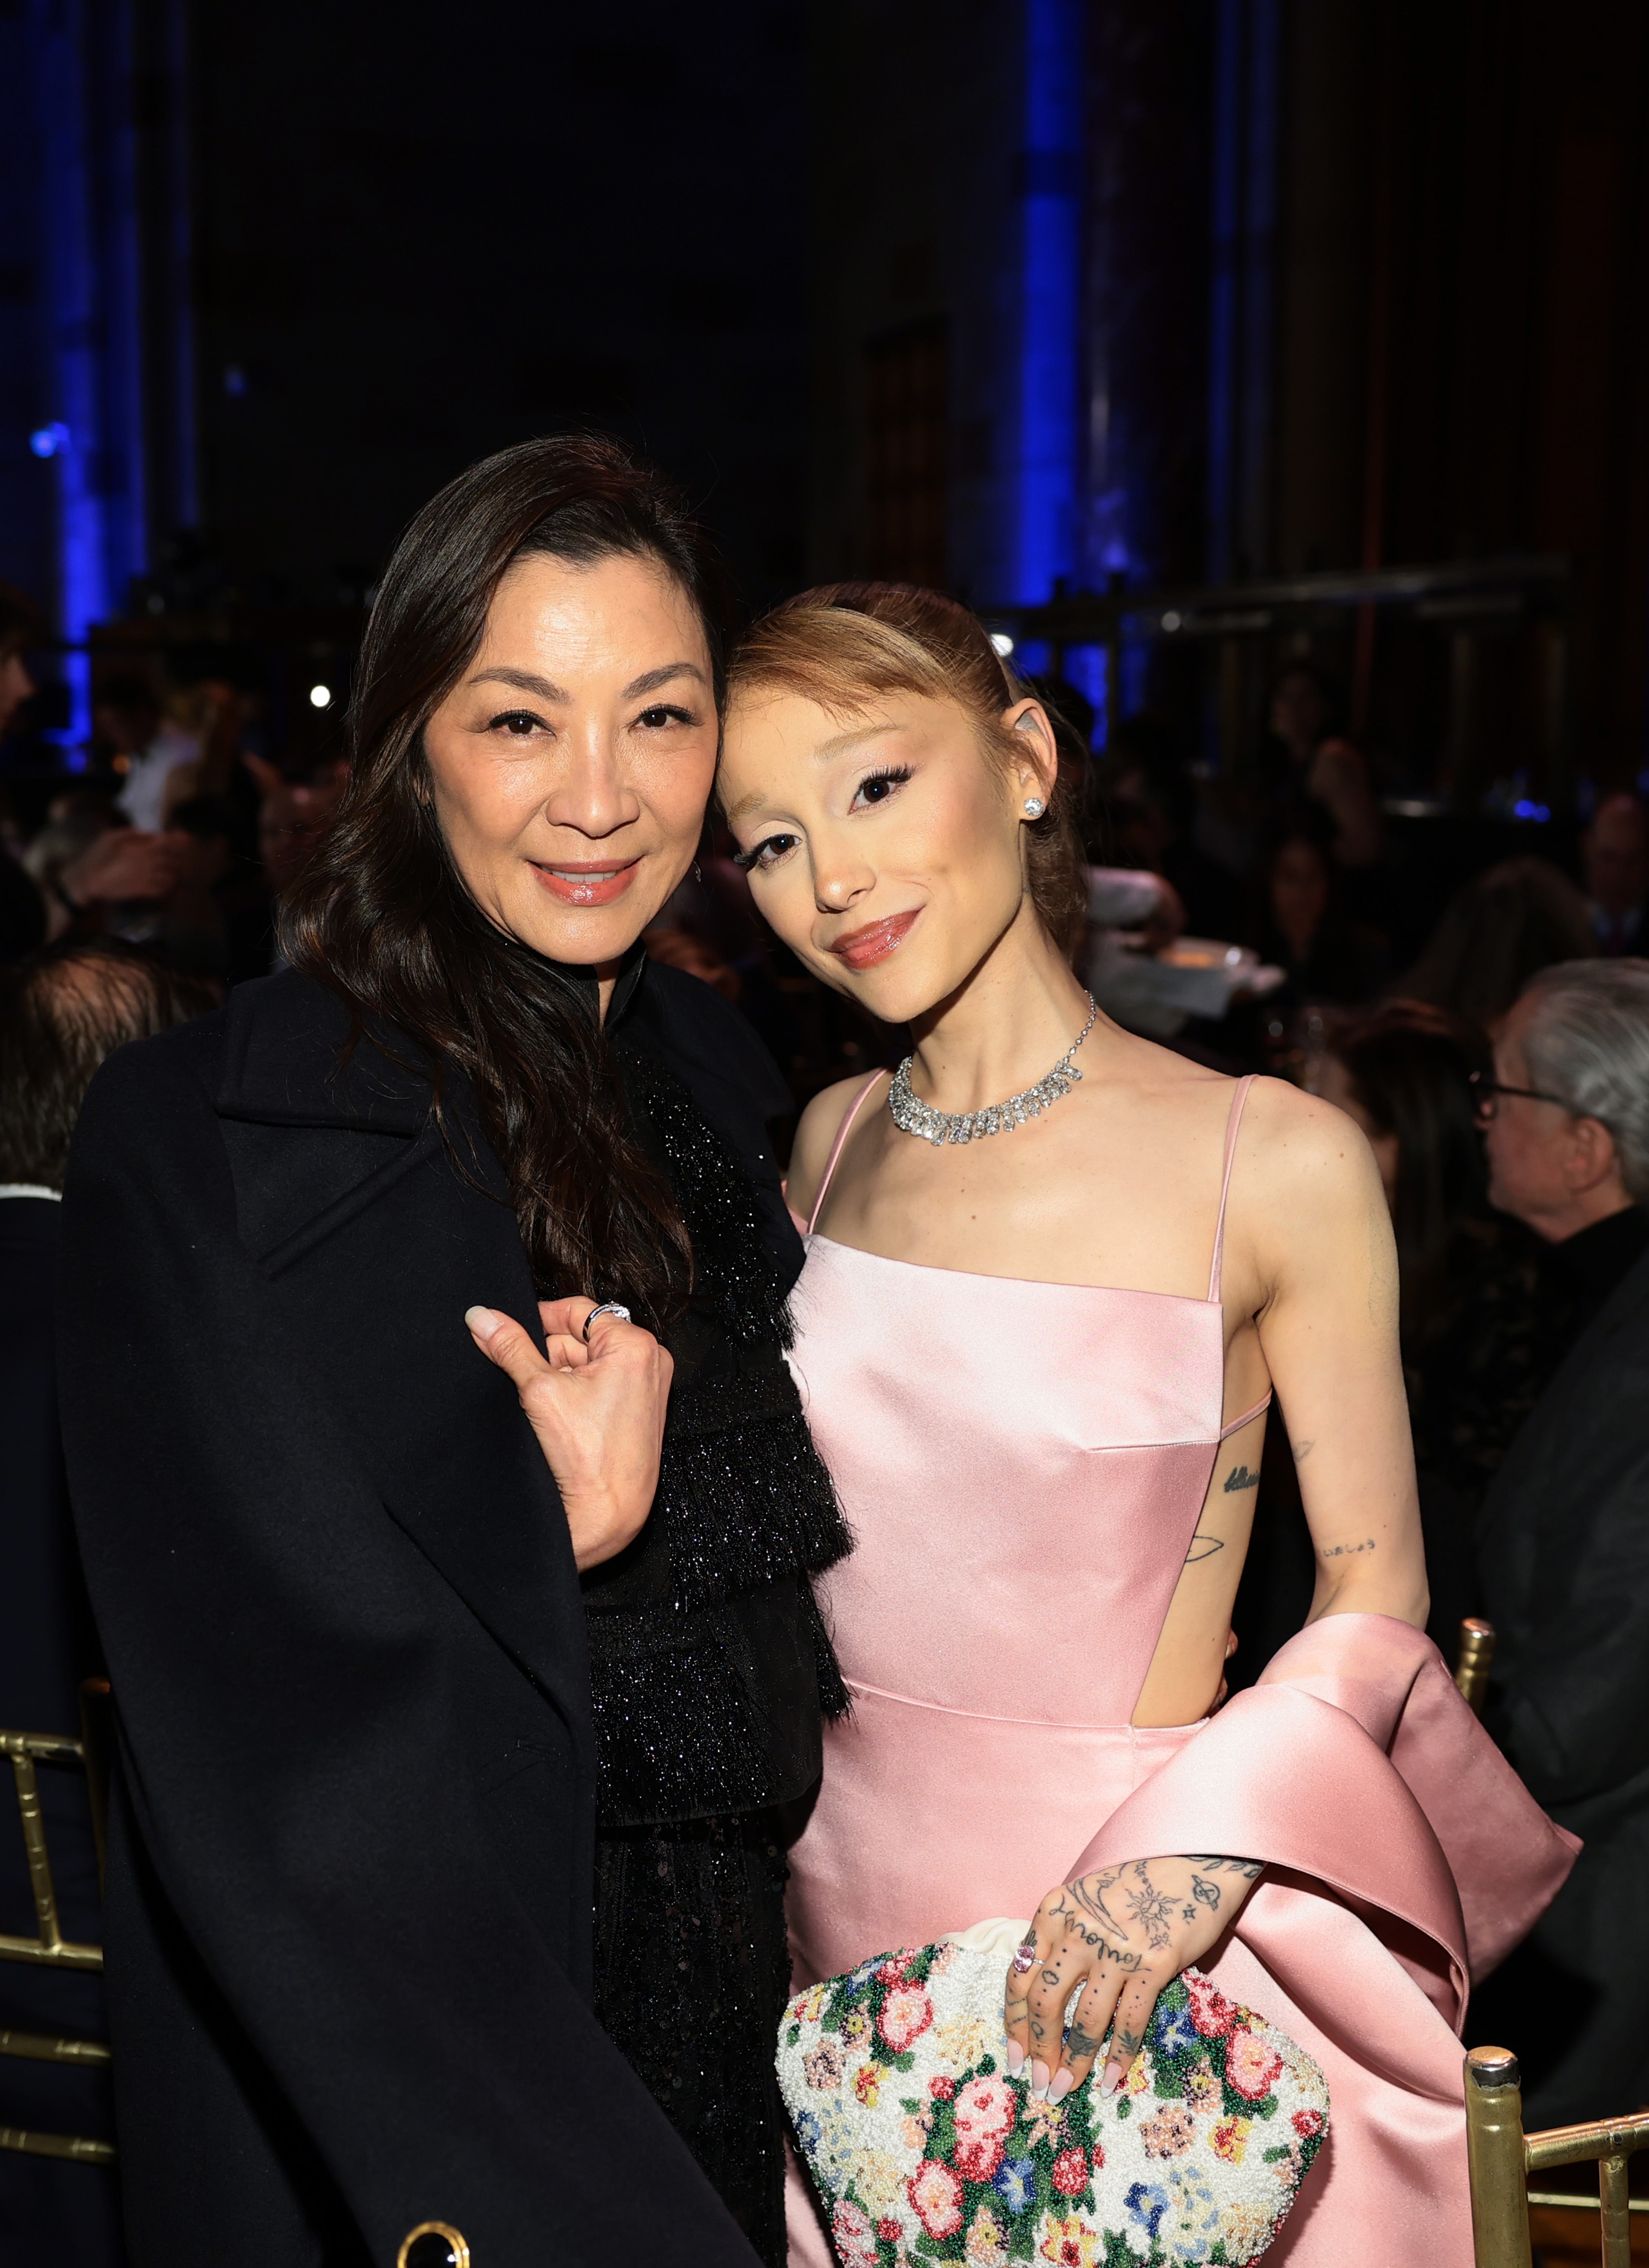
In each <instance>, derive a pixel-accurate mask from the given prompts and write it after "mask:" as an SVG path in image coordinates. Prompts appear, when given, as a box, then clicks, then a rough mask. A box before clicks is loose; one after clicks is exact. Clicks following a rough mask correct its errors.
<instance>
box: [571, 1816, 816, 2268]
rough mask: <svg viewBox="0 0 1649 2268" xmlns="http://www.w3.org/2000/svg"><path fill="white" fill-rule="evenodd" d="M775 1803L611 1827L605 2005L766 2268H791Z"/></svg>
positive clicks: (786, 1966)
mask: <svg viewBox="0 0 1649 2268" xmlns="http://www.w3.org/2000/svg"><path fill="white" fill-rule="evenodd" d="M787 1873H788V1869H787V1867H786V1866H785V1863H784V1844H783V1842H782V1840H781V1830H780V1818H779V1814H778V1813H777V1811H770V1810H769V1811H758V1812H746V1813H743V1814H741V1815H737V1816H734V1817H730V1818H725V1819H688V1820H681V1821H673V1822H671V1823H668V1824H666V1825H664V1826H653V1827H631V1828H622V1829H619V1830H610V1829H603V1830H601V1832H600V1835H599V1836H598V1837H597V1842H596V1879H595V1964H596V1965H595V1994H596V2003H595V2004H596V2013H597V2014H598V2015H599V2016H600V2020H601V2022H602V2023H603V2025H604V2026H605V2027H606V2029H607V2032H608V2034H609V2035H610V2036H611V2037H612V2039H613V2041H614V2042H615V2044H616V2045H617V2046H618V2047H619V2048H620V2049H621V2050H622V2052H623V2054H624V2055H625V2056H626V2057H627V2058H629V2062H630V2063H631V2064H632V2065H633V2066H635V2068H636V2070H637V2073H639V2075H640V2077H641V2078H642V2080H643V2081H644V2083H645V2085H646V2086H647V2088H648V2089H649V2090H650V2092H651V2093H652V2095H653V2096H654V2097H655V2099H656V2100H657V2102H659V2106H660V2108H661V2109H662V2110H664V2112H665V2114H666V2117H668V2118H669V2120H670V2123H671V2124H672V2125H673V2126H674V2128H675V2129H676V2131H677V2132H678V2133H679V2134H680V2135H681V2138H682V2139H683V2140H684V2141H685V2142H686V2144H687V2146H688V2149H690V2150H691V2151H692V2153H693V2155H694V2156H695V2157H696V2159H697V2161H698V2162H699V2164H700V2166H701V2167H702V2168H703V2170H704V2173H705V2174H706V2176H708V2177H709V2179H710V2182H711V2183H712V2184H713V2185H714V2187H715V2188H716V2190H717V2191H718V2192H719V2194H720V2196H721V2198H722V2199H723V2202H724V2203H725V2205H726V2206H727V2209H728V2211H729V2212H730V2213H732V2216H733V2219H734V2220H736V2221H737V2222H738V2223H739V2226H740V2228H742V2229H743V2231H744V2233H745V2235H747V2237H748V2238H749V2240H750V2242H751V2244H752V2245H753V2246H754V2248H755V2250H756V2252H757V2253H758V2254H759V2255H760V2256H761V2257H762V2260H763V2261H765V2262H766V2263H767V2264H768V2268H784V2259H785V2242H784V2106H783V2103H782V2102H781V2101H780V2097H779V2091H778V2082H777V2077H776V2075H775V2073H774V2068H773V2058H774V2051H775V2048H776V2046H777V2036H778V2026H779V2019H780V2017H781V2016H782V2015H783V2014H784V2003H785V2001H786V2000H787V1999H789V1997H790V1949H789V1946H788V1943H787V1941H786V1937H785V1929H784V1882H785V1878H786V1874H787Z"/></svg>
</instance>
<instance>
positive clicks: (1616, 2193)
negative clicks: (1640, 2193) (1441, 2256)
mask: <svg viewBox="0 0 1649 2268" xmlns="http://www.w3.org/2000/svg"><path fill="white" fill-rule="evenodd" d="M1466 2148H1467V2153H1468V2156H1469V2163H1470V2168H1471V2228H1472V2239H1473V2242H1474V2244H1475V2246H1476V2263H1477V2268H1531V2263H1532V2259H1533V2254H1532V2251H1531V2249H1530V2242H1529V2226H1528V2209H1529V2207H1530V2205H1547V2206H1552V2207H1556V2208H1558V2209H1560V2210H1562V2211H1564V2212H1571V2213H1597V2214H1598V2215H1599V2216H1600V2218H1601V2223H1602V2227H1601V2254H1600V2258H1601V2268H1631V2215H1632V2214H1633V2213H1649V2198H1633V2197H1629V2196H1628V2195H1627V2188H1626V2161H1627V2160H1628V2159H1629V2158H1630V2157H1631V2154H1632V2152H1633V2151H1634V2150H1644V2149H1649V2110H1642V2111H1637V2112H1634V2113H1633V2115H1632V2116H1631V2117H1626V2118H1601V2119H1598V2120H1597V2121H1595V2122H1594V2124H1591V2125H1586V2126H1553V2127H1551V2128H1550V2129H1549V2130H1548V2131H1547V2132H1544V2133H1542V2134H1526V2133H1525V2132H1523V2092H1522V2085H1521V2080H1520V2074H1519V2072H1518V2067H1517V2058H1516V2057H1515V2056H1514V2055H1513V2054H1511V2053H1510V2052H1509V2051H1508V2050H1506V2049H1505V2048H1473V2049H1472V2051H1471V2052H1470V2054H1469V2056H1468V2057H1467V2058H1466ZM1588 2160H1595V2161H1597V2165H1598V2194H1597V2197H1596V2198H1589V2197H1586V2196H1584V2195H1581V2194H1579V2193H1577V2194H1574V2195H1571V2194H1570V2193H1569V2192H1568V2191H1563V2190H1533V2189H1531V2188H1530V2187H1529V2185H1528V2183H1529V2176H1530V2175H1531V2174H1543V2173H1546V2172H1548V2171H1550V2169H1551V2168H1552V2167H1554V2166H1578V2165H1582V2164H1585V2163H1586V2161H1588Z"/></svg>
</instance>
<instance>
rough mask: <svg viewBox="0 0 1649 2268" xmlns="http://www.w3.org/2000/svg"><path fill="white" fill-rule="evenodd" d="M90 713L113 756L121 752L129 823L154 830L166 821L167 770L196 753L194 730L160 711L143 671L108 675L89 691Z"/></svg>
mask: <svg viewBox="0 0 1649 2268" xmlns="http://www.w3.org/2000/svg"><path fill="white" fill-rule="evenodd" d="M92 716H93V718H94V719H95V721H96V724H97V727H98V730H99V733H100V734H101V735H102V736H103V738H104V739H105V740H107V741H108V742H109V743H110V744H111V745H112V747H114V751H115V754H116V755H117V756H121V755H123V756H124V757H125V758H126V767H125V770H126V777H125V778H124V779H123V780H122V782H121V789H120V795H119V798H118V800H119V803H120V806H121V810H122V811H123V812H124V813H125V814H126V816H127V818H128V819H129V821H131V823H132V825H133V826H134V827H137V828H143V829H144V831H145V832H146V833H150V834H155V833H158V831H159V829H160V828H163V827H164V826H165V825H166V803H167V792H168V787H169V784H170V782H171V780H172V776H173V773H174V772H177V771H180V770H181V769H182V768H183V766H185V765H186V764H193V763H195V762H196V760H197V759H198V758H199V755H200V753H201V736H200V734H199V733H194V732H190V731H189V730H188V728H187V727H186V726H185V725H182V724H180V722H179V721H178V719H177V718H175V717H170V716H168V715H167V714H166V710H165V708H164V707H163V705H162V703H161V700H160V696H159V695H158V693H157V692H156V691H155V689H154V687H153V686H152V685H151V683H150V682H149V681H148V679H147V678H144V677H112V678H109V679H108V680H107V681H106V682H105V683H104V684H102V685H100V686H99V687H98V689H97V690H96V693H95V694H94V696H93V699H92Z"/></svg>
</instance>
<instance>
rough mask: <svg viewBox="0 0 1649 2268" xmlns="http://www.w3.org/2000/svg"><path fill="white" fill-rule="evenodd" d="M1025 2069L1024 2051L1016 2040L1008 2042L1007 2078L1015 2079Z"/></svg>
mask: <svg viewBox="0 0 1649 2268" xmlns="http://www.w3.org/2000/svg"><path fill="white" fill-rule="evenodd" d="M1024 2068H1025V2051H1024V2049H1023V2048H1022V2047H1021V2046H1020V2043H1019V2042H1018V2041H1017V2040H1010V2041H1009V2042H1008V2077H1009V2078H1010V2079H1017V2078H1018V2077H1019V2075H1020V2073H1021V2072H1022V2071H1023V2070H1024Z"/></svg>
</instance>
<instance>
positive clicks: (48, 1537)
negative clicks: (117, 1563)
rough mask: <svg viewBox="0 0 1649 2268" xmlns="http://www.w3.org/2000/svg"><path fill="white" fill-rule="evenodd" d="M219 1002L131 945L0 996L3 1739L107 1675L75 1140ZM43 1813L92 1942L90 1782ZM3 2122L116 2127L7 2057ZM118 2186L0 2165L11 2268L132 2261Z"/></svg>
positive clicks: (2, 2234)
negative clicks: (75, 1377)
mask: <svg viewBox="0 0 1649 2268" xmlns="http://www.w3.org/2000/svg"><path fill="white" fill-rule="evenodd" d="M213 1005H215V1004H214V1002H213V1001H212V999H211V998H210V995H208V994H207V993H205V992H204V991H203V990H200V989H199V988H198V987H196V986H194V985H191V984H189V983H188V982H187V980H184V979H180V978H179V977H176V976H173V975H171V974H170V973H169V972H168V971H167V970H166V969H164V968H159V967H158V966H157V965H155V964H154V963H153V962H151V961H147V960H145V959H144V957H143V955H141V954H138V953H136V952H135V951H134V950H133V949H132V948H131V947H130V946H124V945H120V944H117V943H115V942H114V941H112V940H104V939H97V940H92V939H86V940H82V941H78V942H75V943H71V944H66V945H59V946H47V947H46V949H45V950H44V951H43V952H40V953H39V954H34V955H33V956H32V957H31V958H30V959H29V960H27V961H22V962H20V963H19V964H18V966H17V967H16V968H13V969H11V971H9V972H8V973H7V975H6V976H5V977H4V980H3V981H0V1565H4V1569H5V1580H4V1584H0V1726H3V1727H5V1728H6V1729H7V1730H8V1731H17V1732H32V1733H69V1734H73V1733H76V1732H77V1731H78V1729H79V1722H80V1719H79V1698H78V1697H79V1689H80V1684H81V1681H82V1680H83V1679H84V1678H86V1677H90V1676H95V1675H97V1673H98V1670H99V1661H100V1657H99V1651H98V1644H97V1638H96V1634H95V1632H94V1631H93V1630H92V1618H91V1615H90V1612H89V1610H88V1609H87V1606H86V1601H85V1588H84V1586H83V1585H82V1582H81V1580H80V1570H79V1563H78V1560H77V1556H76V1552H75V1547H74V1538H73V1533H72V1530H71V1528H70V1520H69V1503H68V1493H67V1488H66V1484H65V1482H64V1477H63V1449H62V1446H61V1444H60V1442H59V1440H58V1432H57V1389H56V1381H55V1366H54V1359H53V1341H52V1325H53V1309H54V1306H55V1294H56V1279H57V1229H58V1223H59V1220H60V1219H61V1209H60V1207H59V1204H58V1203H57V1199H58V1197H59V1195H60V1194H61V1191H62V1189H63V1168H64V1165H65V1162H66V1160H67V1158H68V1152H69V1138H70V1134H71V1133H72V1131H73V1130H74V1123H75V1119H76V1117H77V1115H78V1113H79V1108H80V1102H81V1098H82V1097H83V1096H84V1094H85V1090H86V1087H87V1086H88V1084H89V1083H90V1080H91V1078H92V1072H93V1071H95V1070H96V1069H97V1067H98V1065H99V1064H100V1063H101V1062H102V1060H103V1058H104V1057H105V1056H107V1055H108V1054H109V1053H111V1051H112V1050H113V1049H115V1048H117V1047H121V1046H123V1045H124V1044H125V1042H127V1041H128V1040H136V1039H144V1038H146V1037H147V1036H148V1035H150V1034H151V1032H158V1031H162V1030H164V1029H166V1027H168V1026H170V1025H173V1024H180V1023H184V1022H186V1021H187V1020H188V1019H189V1018H190V1017H191V1016H195V1015H199V1014H201V1013H202V1012H203V1011H204V1010H206V1009H208V1008H210V1007H211V1006H213ZM5 1779H6V1787H5V1791H4V1810H5V1811H7V1812H11V1813H12V1814H13V1816H12V1818H11V1821H9V1822H8V1821H7V1820H6V1818H5V1817H4V1815H0V1930H4V1931H7V1932H11V1933H19V1934H23V1935H33V1930H34V1921H33V1898H32V1896H31V1895H30V1890H29V1883H28V1876H27V1873H26V1868H25V1866H24V1861H23V1850H22V1843H21V1838H20V1837H19V1835H18V1830H17V1826H16V1823H15V1812H14V1807H13V1804H12V1798H11V1771H10V1770H9V1768H8V1770H7V1771H6V1774H5ZM40 1800H41V1805H42V1808H43V1809H44V1811H45V1814H46V1824H47V1833H48V1838H49V1842H50V1849H51V1859H52V1873H53V1880H54V1882H55V1887H56V1890H57V1896H58V1900H59V1906H60V1911H61V1915H62V1918H63V1926H64V1928H65V1930H66V1932H67V1933H68V1934H69V1936H70V1937H71V1938H76V1939H81V1940H88V1939H89V1940H91V1941H92V1942H93V1943H95V1942H96V1941H97V1940H98V1939H99V1936H100V1934H101V1930H100V1926H99V1911H98V1904H99V1902H98V1886H97V1859H96V1854H95V1852H94V1851H93V1848H92V1834H91V1823H90V1820H89V1818H88V1817H87V1815H86V1809H85V1789H84V1786H83V1785H82V1784H81V1783H80V1782H79V1781H78V1780H77V1778H71V1777H70V1775H69V1774H67V1773H65V1772H61V1771H45V1770H42V1771H41V1772H40ZM0 2029H17V2030H19V2031H25V2032H35V2033H40V2032H49V2033H52V2034H55V2035H63V2034H67V2035H72V2036H76V2037H79V2038H88V2037H89V2038H101V2037H103V2036H105V2033H104V2027H103V1984H102V1979H101V1978H100V1977H96V1976H87V1975H84V1974H82V1975H74V1974H69V1973H63V1974H48V1972H47V1971H45V1970H40V1969H29V1968H23V1967H19V1966H18V1965H16V1964H14V1963H12V1962H4V1963H0ZM0 2125H4V2126H12V2127H23V2128H33V2129H36V2130H38V2131H41V2132H48V2133H57V2134H83V2135H92V2136H105V2137H107V2134H108V2132H109V2125H110V2113H109V2106H108V2080H107V2073H103V2072H99V2071H96V2070H79V2069H76V2068H74V2067H73V2066H66V2065H62V2064H50V2063H37V2062H32V2061H19V2060H16V2059H13V2058H10V2057H7V2058H0ZM118 2224H119V2214H118V2208H117V2203H116V2198H115V2194H114V2176H113V2175H112V2174H109V2173H107V2172H105V2171H104V2170H103V2169H100V2168H98V2167H95V2166H81V2165H72V2164H68V2163H65V2162H64V2161H62V2160H59V2159H52V2158H43V2157H35V2156H32V2155H30V2156H26V2155H24V2154H20V2153H18V2152H15V2151H11V2150H5V2151H0V2257H4V2259H6V2260H7V2261H8V2262H10V2261H12V2260H16V2261H17V2262H18V2263H19V2264H21V2263H23V2262H26V2261H28V2262H33V2261H38V2262H40V2264H42V2268H47V2264H49V2268H116V2264H118V2263H119V2262H121V2260H122V2259H123V2257H124V2255H123V2253H122V2251H121V2243H120V2236H119V2229H118Z"/></svg>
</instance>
